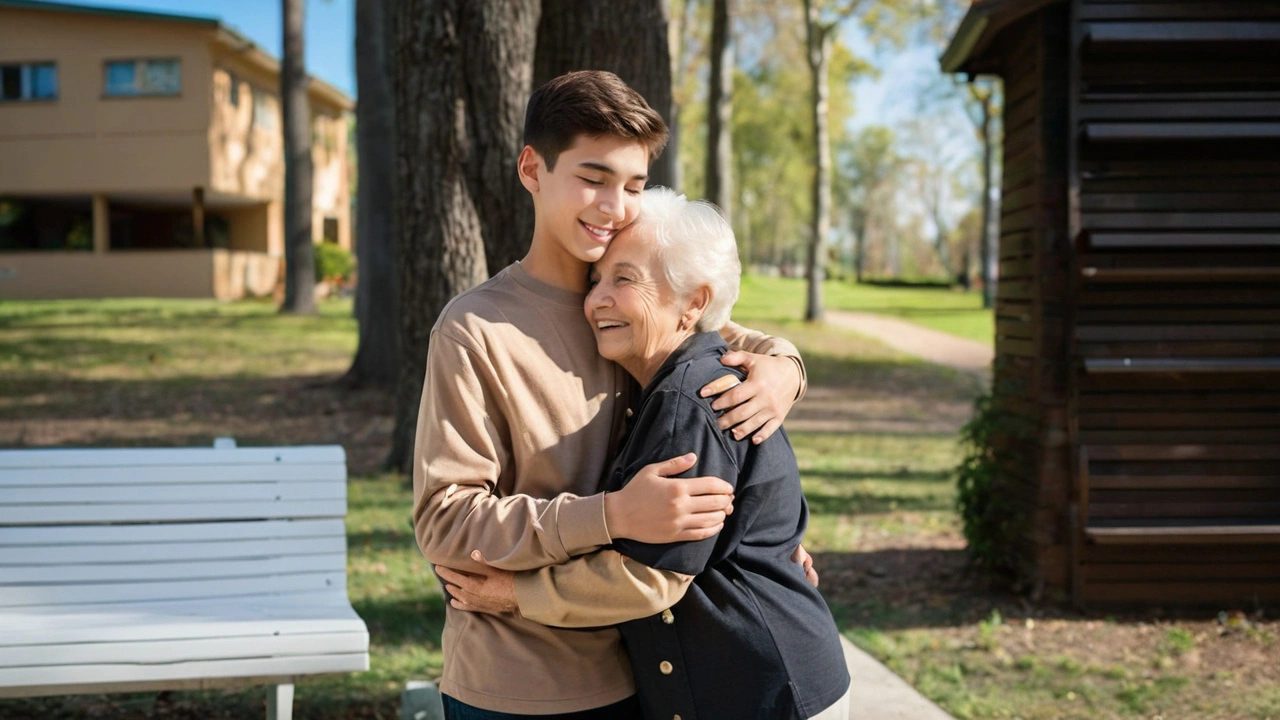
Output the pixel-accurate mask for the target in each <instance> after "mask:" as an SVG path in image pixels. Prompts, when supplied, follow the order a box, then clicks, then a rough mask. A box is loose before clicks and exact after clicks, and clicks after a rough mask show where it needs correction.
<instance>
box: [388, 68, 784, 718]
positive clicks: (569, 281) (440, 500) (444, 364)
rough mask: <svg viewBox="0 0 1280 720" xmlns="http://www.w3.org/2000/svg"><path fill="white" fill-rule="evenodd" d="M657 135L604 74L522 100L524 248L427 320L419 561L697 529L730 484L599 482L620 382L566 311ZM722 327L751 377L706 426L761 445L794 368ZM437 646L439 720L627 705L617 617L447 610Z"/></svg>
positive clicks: (640, 177)
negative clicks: (715, 423)
mask: <svg viewBox="0 0 1280 720" xmlns="http://www.w3.org/2000/svg"><path fill="white" fill-rule="evenodd" d="M666 140H667V129H666V127H665V125H664V124H663V122H662V119H661V117H659V116H658V114H657V113H655V112H654V111H653V110H652V108H650V107H649V106H648V104H647V103H645V101H644V99H643V98H641V97H640V96H639V95H638V94H637V93H636V92H635V91H634V90H632V89H631V88H630V87H628V86H627V85H626V84H625V83H623V82H622V81H621V80H620V79H618V78H617V76H615V75H612V74H611V73H603V72H579V73H570V74H569V75H565V76H562V77H560V78H557V79H555V80H553V81H551V82H549V83H547V84H546V85H544V86H543V87H542V88H539V89H538V90H537V91H536V92H535V93H534V94H533V96H532V97H531V98H530V100H529V106H528V109H527V111H526V116H525V143H526V145H525V147H524V149H523V150H522V151H521V153H520V158H519V162H518V166H519V173H520V179H521V182H522V183H523V184H524V186H525V188H527V189H528V190H529V192H530V194H531V195H532V196H533V202H534V210H535V222H534V235H533V238H532V242H531V245H530V248H529V252H528V254H527V255H526V256H525V258H524V259H523V260H522V261H520V262H519V263H516V264H513V265H512V266H510V267H508V268H505V269H504V270H502V271H501V272H499V273H498V274H497V275H495V276H494V277H493V278H491V279H490V280H488V281H487V282H485V283H482V284H481V285H479V286H477V287H476V288H473V289H472V290H469V291H467V292H465V293H462V294H461V295H459V296H458V297H457V298H455V299H454V300H453V301H452V302H450V304H449V305H448V306H447V307H446V308H445V310H444V311H443V312H442V313H441V315H440V319H439V320H438V321H437V323H436V326H435V328H433V330H432V335H431V345H430V348H431V349H430V351H429V354H428V359H427V377H426V383H425V387H424V390H423V395H422V406H421V410H420V415H419V424H418V437H417V447H416V450H415V463H414V509H413V518H414V528H415V533H416V535H417V540H418V545H419V547H420V548H421V549H422V552H423V554H424V556H425V557H426V558H427V560H429V561H430V562H431V563H433V564H435V565H442V566H447V567H450V568H454V569H457V570H461V571H464V572H465V571H467V570H469V569H473V570H477V571H479V570H483V569H484V567H485V565H484V564H482V563H481V562H477V561H476V560H473V559H472V553H473V552H478V553H479V556H480V557H482V558H483V561H484V562H485V563H488V564H491V565H493V566H495V567H498V568H502V569H506V570H523V569H528V568H534V567H543V566H545V565H548V564H553V563H559V562H564V561H566V560H568V559H569V558H570V557H573V556H576V555H581V554H585V553H588V552H590V551H592V550H595V549H598V548H600V547H602V546H604V545H607V544H609V543H610V542H611V541H612V539H614V538H629V539H633V540H638V541H641V542H650V543H665V542H678V541H687V540H699V539H703V538H707V537H711V536H712V535H714V534H715V533H716V532H718V531H719V530H720V528H721V527H722V526H723V521H724V517H725V514H726V513H727V512H730V511H731V507H730V501H731V497H730V496H729V495H728V493H729V491H730V490H729V486H728V484H727V483H724V482H723V481H721V480H718V479H715V478H695V479H669V478H671V477H672V476H675V475H677V474H679V473H681V472H684V471H685V470H688V469H689V468H690V467H692V465H693V461H692V459H691V458H689V457H679V456H677V457H673V458H672V459H671V460H669V461H667V462H664V463H658V464H655V465H650V466H647V467H646V468H644V469H643V470H641V472H640V473H639V474H638V475H637V476H636V478H635V479H634V480H633V481H632V482H631V483H629V484H628V485H627V487H626V488H625V489H624V490H621V491H619V492H616V493H609V494H607V495H606V494H604V493H600V492H599V488H600V487H601V484H602V481H603V480H604V479H605V477H604V474H605V471H606V469H607V468H608V467H609V460H610V457H611V453H612V452H613V450H614V447H615V445H616V443H617V441H618V439H619V437H620V435H621V432H622V430H623V427H624V425H625V413H626V412H627V407H628V400H629V396H630V394H631V392H633V390H634V387H633V383H632V381H631V379H630V378H629V377H628V376H627V374H626V373H625V372H624V371H623V370H621V369H620V368H618V367H616V366H614V365H613V364H612V363H610V362H609V361H606V360H604V359H602V358H601V357H599V355H598V354H597V352H596V345H595V340H594V336H593V334H592V332H591V328H590V327H589V325H588V324H587V322H586V320H585V319H584V318H583V315H582V302H583V299H584V297H585V295H586V290H587V268H588V265H589V264H590V263H591V262H593V261H595V260H597V259H599V258H600V257H601V256H602V255H603V254H604V250H605V248H606V247H607V246H608V243H609V241H610V240H611V239H612V238H613V236H614V235H615V234H616V233H617V232H618V230H620V229H621V228H623V227H625V226H626V225H628V224H629V223H631V222H632V221H633V220H634V219H635V217H636V214H637V212H638V210H639V198H640V193H641V191H642V190H643V188H644V183H645V180H646V179H647V177H648V169H649V165H650V163H651V161H652V160H653V158H654V157H656V156H657V155H658V153H659V152H661V150H662V148H663V146H664V145H665V143H666ZM724 334H725V336H726V340H728V341H729V344H730V345H731V346H732V347H734V348H735V349H737V350H742V351H749V352H747V353H731V354H730V355H729V356H726V358H727V359H728V362H733V363H734V364H738V365H740V366H742V367H743V368H744V369H746V370H747V372H748V379H747V380H746V381H745V382H743V383H742V384H741V385H739V386H737V387H736V388H733V389H732V390H729V391H728V392H725V393H724V394H723V395H722V396H721V397H720V399H719V400H717V406H718V407H719V408H728V407H733V409H731V410H729V411H728V412H726V413H725V414H724V416H723V418H722V423H723V424H724V426H725V427H732V426H734V425H737V426H738V429H737V433H738V437H740V438H741V437H745V436H746V435H748V434H751V433H755V436H754V438H753V439H754V440H756V441H762V440H763V439H764V438H765V437H767V436H768V435H770V434H772V433H773V432H774V430H776V429H777V428H778V426H779V425H780V424H781V422H782V418H783V417H784V416H785V415H786V413H787V411H788V410H789V409H790V407H791V404H792V403H793V402H794V401H795V399H796V398H797V397H798V396H799V395H800V394H801V392H802V390H803V386H804V368H803V365H802V364H800V362H799V357H798V353H797V352H796V350H795V348H794V347H793V346H791V345H790V344H789V343H787V342H785V341H782V340H778V339H775V338H770V337H768V336H765V335H761V334H759V333H754V332H751V331H747V330H744V329H743V328H740V327H737V326H734V325H732V324H730V326H729V329H728V330H727V331H726V332H725V333H724ZM755 353H767V354H755ZM723 390H724V388H723V387H712V386H708V388H707V389H706V390H705V391H704V392H705V393H706V394H708V395H710V394H714V393H716V392H720V391H723ZM683 450H684V449H681V448H671V451H672V455H673V456H676V455H678V453H680V452H682V451H683ZM659 602H660V600H659ZM443 645H444V656H445V666H444V674H443V676H442V677H441V681H440V689H441V691H442V692H443V693H444V695H445V696H446V697H445V707H446V715H447V716H448V717H450V718H452V719H453V720H459V719H461V718H508V717H512V716H520V715H538V716H544V717H545V716H564V717H572V718H576V719H579V720H586V719H587V718H596V717H599V718H610V719H614V718H622V719H625V718H630V717H634V718H639V717H640V710H639V706H638V704H637V703H636V701H635V699H634V693H635V685H634V681H633V679H632V675H631V669H630V666H629V664H628V661H627V656H626V654H625V652H624V651H623V650H622V648H621V645H620V636H619V634H618V631H617V630H616V629H614V628H600V629H589V630H562V629H556V628H550V627H546V626H543V625H539V624H536V623H533V622H529V621H526V620H523V619H521V618H519V617H516V616H514V615H503V616H498V615H488V614H476V613H467V612H460V611H456V610H454V609H453V608H447V609H446V619H445V628H444V635H443Z"/></svg>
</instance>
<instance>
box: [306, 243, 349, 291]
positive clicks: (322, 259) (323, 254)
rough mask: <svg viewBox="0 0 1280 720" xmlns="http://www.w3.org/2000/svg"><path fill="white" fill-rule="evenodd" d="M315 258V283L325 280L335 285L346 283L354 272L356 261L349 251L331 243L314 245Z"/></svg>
mask: <svg viewBox="0 0 1280 720" xmlns="http://www.w3.org/2000/svg"><path fill="white" fill-rule="evenodd" d="M315 257H316V281H317V282H321V281H325V280H328V281H330V282H336V283H342V282H346V281H347V280H349V279H351V274H352V273H353V272H355V269H356V261H355V257H354V256H352V254H351V251H350V250H347V249H344V248H342V247H339V246H338V245H335V244H333V243H328V242H324V243H320V244H319V245H316V252H315Z"/></svg>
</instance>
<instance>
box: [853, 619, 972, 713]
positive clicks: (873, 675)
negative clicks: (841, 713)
mask: <svg viewBox="0 0 1280 720" xmlns="http://www.w3.org/2000/svg"><path fill="white" fill-rule="evenodd" d="M840 642H841V643H842V644H843V645H844V661H845V663H847V664H848V665H849V676H850V677H852V678H853V685H852V691H851V692H850V695H849V699H850V701H851V702H850V703H849V705H850V712H849V720H953V719H952V717H951V716H950V715H948V714H947V713H946V712H945V711H944V710H943V709H942V708H940V707H938V706H937V705H934V704H933V703H932V702H930V701H929V700H928V699H927V698H925V697H924V696H923V695H921V694H920V693H918V692H916V689H915V688H913V687H911V686H910V685H908V684H907V681H906V680H903V679H902V678H900V677H898V676H897V675H895V674H893V671H892V670H890V669H889V668H887V667H885V666H884V665H881V664H880V662H879V661H878V660H876V659H875V658H873V657H871V656H870V655H868V654H866V653H865V652H863V651H861V650H859V649H858V648H857V647H856V646H855V645H854V644H853V643H851V642H849V639H848V638H846V637H844V636H843V635H842V636H840Z"/></svg>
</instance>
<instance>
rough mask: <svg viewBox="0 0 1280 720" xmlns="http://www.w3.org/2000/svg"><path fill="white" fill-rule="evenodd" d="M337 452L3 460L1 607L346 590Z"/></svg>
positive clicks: (341, 458)
mask: <svg viewBox="0 0 1280 720" xmlns="http://www.w3.org/2000/svg"><path fill="white" fill-rule="evenodd" d="M346 503H347V499H346V465H345V455H344V453H343V452H342V449H341V448H340V447H302V448H227V449H168V448H165V449H121V450H22V451H0V608H22V607H26V608H39V607H50V606H81V605H86V606H87V605H94V604H101V603H136V602H169V601H180V600H202V599H203V600H208V599H216V598H233V597H252V596H277V595H282V594H314V593H329V594H336V595H338V596H341V597H343V598H345V593H346V530H345V523H344V520H343V519H344V517H345V515H346V509H347V506H346Z"/></svg>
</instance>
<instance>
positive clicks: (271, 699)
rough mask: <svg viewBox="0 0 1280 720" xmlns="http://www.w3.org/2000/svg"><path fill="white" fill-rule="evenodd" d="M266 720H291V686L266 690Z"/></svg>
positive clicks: (274, 686) (272, 687)
mask: <svg viewBox="0 0 1280 720" xmlns="http://www.w3.org/2000/svg"><path fill="white" fill-rule="evenodd" d="M267 720H293V684H292V683H286V684H284V685H272V686H270V687H268V688H267Z"/></svg>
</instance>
